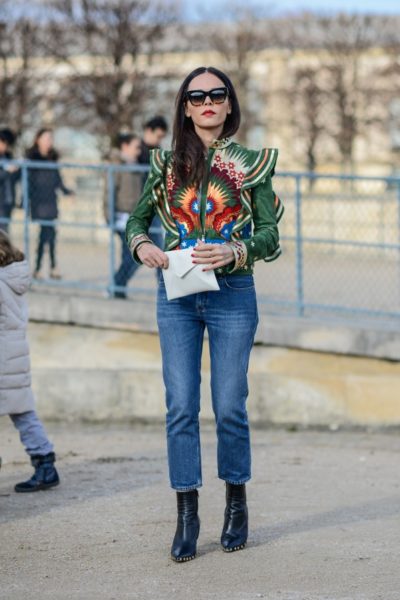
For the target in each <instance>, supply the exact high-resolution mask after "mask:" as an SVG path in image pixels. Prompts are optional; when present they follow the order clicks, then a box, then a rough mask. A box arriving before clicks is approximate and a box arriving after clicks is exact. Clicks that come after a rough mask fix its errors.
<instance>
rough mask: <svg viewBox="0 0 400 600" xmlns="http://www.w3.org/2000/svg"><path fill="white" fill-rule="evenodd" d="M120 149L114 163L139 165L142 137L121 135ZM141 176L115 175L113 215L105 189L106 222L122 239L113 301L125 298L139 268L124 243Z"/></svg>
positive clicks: (107, 191) (113, 160)
mask: <svg viewBox="0 0 400 600" xmlns="http://www.w3.org/2000/svg"><path fill="white" fill-rule="evenodd" d="M117 148H118V149H117V153H116V154H113V155H112V162H113V164H116V165H121V166H132V165H135V164H137V159H138V156H139V154H140V152H141V142H140V138H139V136H137V135H135V134H133V133H125V134H120V135H119V136H118V139H117ZM142 177H143V175H142V173H138V172H136V173H135V172H130V171H114V172H113V197H112V210H113V214H111V215H110V199H109V190H108V185H106V186H105V194H104V215H105V218H106V221H107V223H109V224H112V225H113V226H114V230H115V232H116V234H117V235H118V237H119V238H120V240H121V264H120V266H119V268H118V270H117V272H116V273H115V274H114V285H115V286H117V287H118V288H119V289H116V290H114V292H111V295H112V296H114V298H126V289H125V288H126V286H127V284H128V281H129V280H130V278H131V277H132V276H133V275H134V273H135V271H136V269H137V268H138V266H139V265H138V264H136V263H134V262H133V261H132V257H131V253H130V250H129V248H128V246H127V243H126V241H125V228H126V223H127V221H128V217H129V215H130V213H131V212H132V210H133V209H134V208H135V206H136V204H137V203H138V201H139V198H140V196H141V191H142ZM107 181H108V178H107ZM121 288H122V289H121Z"/></svg>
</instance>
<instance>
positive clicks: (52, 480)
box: [15, 452, 60, 493]
mask: <svg viewBox="0 0 400 600" xmlns="http://www.w3.org/2000/svg"><path fill="white" fill-rule="evenodd" d="M55 460H56V455H55V454H54V452H50V453H49V454H46V455H44V456H41V455H38V456H31V463H32V466H33V467H34V469H35V472H34V474H33V475H32V477H31V478H30V479H28V481H23V482H22V483H17V485H16V486H15V491H16V492H21V493H23V492H38V491H39V490H47V489H48V488H51V487H54V486H56V485H58V484H59V483H60V478H59V477H58V473H57V470H56V468H55V466H54V463H55Z"/></svg>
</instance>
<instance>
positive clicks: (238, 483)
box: [219, 477, 251, 485]
mask: <svg viewBox="0 0 400 600" xmlns="http://www.w3.org/2000/svg"><path fill="white" fill-rule="evenodd" d="M219 479H222V481H225V482H226V483H230V484H231V485H243V484H244V483H247V482H248V481H250V479H251V477H247V478H246V479H241V480H240V481H233V480H232V479H226V478H225V477H219Z"/></svg>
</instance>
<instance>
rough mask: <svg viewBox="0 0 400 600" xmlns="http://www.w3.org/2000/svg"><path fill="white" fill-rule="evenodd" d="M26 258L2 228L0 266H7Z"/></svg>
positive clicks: (0, 233)
mask: <svg viewBox="0 0 400 600" xmlns="http://www.w3.org/2000/svg"><path fill="white" fill-rule="evenodd" d="M24 258H25V257H24V255H23V253H22V252H21V250H18V248H16V247H15V246H13V244H12V243H11V240H10V238H9V237H8V235H7V234H6V232H5V231H3V230H1V229H0V267H7V266H8V265H11V264H12V263H13V262H21V260H24Z"/></svg>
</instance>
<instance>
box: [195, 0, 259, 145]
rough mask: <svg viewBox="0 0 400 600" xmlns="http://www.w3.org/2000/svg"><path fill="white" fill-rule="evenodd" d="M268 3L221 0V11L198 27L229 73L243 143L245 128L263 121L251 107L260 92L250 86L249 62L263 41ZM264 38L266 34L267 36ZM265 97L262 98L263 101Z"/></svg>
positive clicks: (254, 57)
mask: <svg viewBox="0 0 400 600" xmlns="http://www.w3.org/2000/svg"><path fill="white" fill-rule="evenodd" d="M267 15H268V6H266V5H265V3H260V2H254V1H251V0H250V1H249V2H246V3H245V4H244V3H243V2H240V1H239V0H232V1H230V2H225V3H224V5H223V8H222V9H221V12H220V13H218V14H216V13H215V12H214V13H213V15H212V18H210V17H209V23H208V24H207V25H206V27H203V28H202V34H203V32H207V42H208V44H209V46H210V47H211V48H212V49H214V50H216V51H217V52H218V53H219V55H220V57H221V62H222V67H223V68H225V69H226V70H227V71H228V72H229V73H230V74H231V78H232V81H233V84H234V86H235V89H236V92H237V94H238V97H239V102H240V107H241V111H242V127H241V128H240V130H239V132H238V139H239V141H241V142H242V143H246V142H247V139H248V133H249V131H250V130H251V129H252V128H253V127H255V126H258V125H265V123H263V121H262V120H261V118H260V116H259V114H258V110H257V109H256V108H255V104H257V102H256V103H255V102H254V101H253V100H254V97H256V96H257V95H259V94H260V93H262V91H261V90H256V89H253V85H254V83H255V81H254V79H253V78H252V65H253V63H254V61H255V59H256V54H257V51H258V50H260V49H261V48H264V47H265V46H266V45H267V42H266V38H267V35H266V22H265V20H266V17H267ZM267 39H268V38H267ZM265 101H266V97H265V98H264V102H265Z"/></svg>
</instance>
